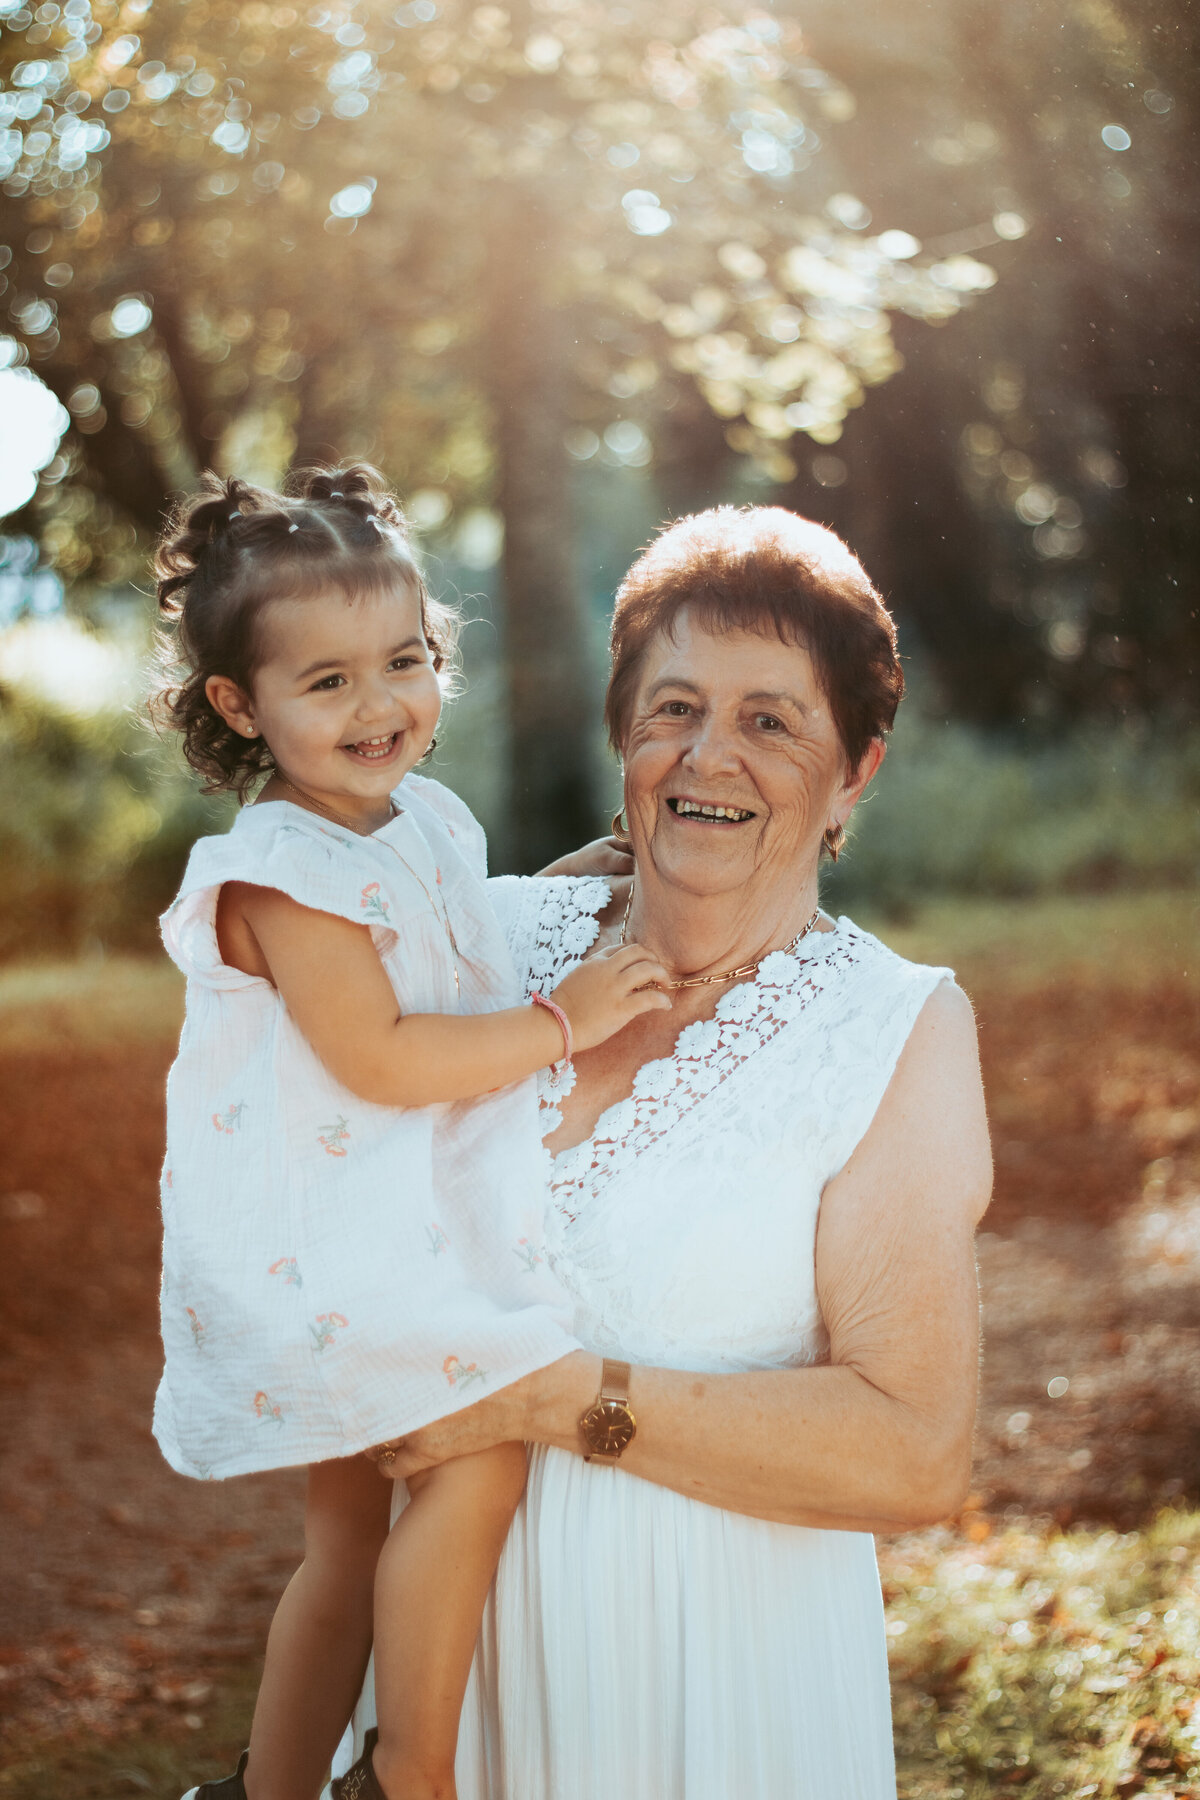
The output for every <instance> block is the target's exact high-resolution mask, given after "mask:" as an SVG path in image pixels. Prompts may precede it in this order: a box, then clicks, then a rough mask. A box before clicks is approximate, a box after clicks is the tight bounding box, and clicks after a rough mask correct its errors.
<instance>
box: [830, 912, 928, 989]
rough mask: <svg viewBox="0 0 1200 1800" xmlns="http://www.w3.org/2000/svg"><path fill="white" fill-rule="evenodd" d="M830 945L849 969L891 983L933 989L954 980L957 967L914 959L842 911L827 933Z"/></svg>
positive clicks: (848, 970)
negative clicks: (867, 973) (832, 928)
mask: <svg viewBox="0 0 1200 1800" xmlns="http://www.w3.org/2000/svg"><path fill="white" fill-rule="evenodd" d="M826 935H827V937H828V938H829V940H830V944H831V948H834V949H836V950H837V952H838V953H839V954H838V961H839V962H840V964H841V966H843V967H844V968H845V969H846V971H847V972H853V973H858V972H863V973H866V972H869V973H870V975H871V977H872V979H874V980H877V981H883V982H885V983H887V984H888V985H891V986H896V987H903V986H911V985H913V984H917V985H924V986H928V987H929V988H930V990H931V991H932V989H933V988H934V987H936V986H938V985H940V984H941V983H944V982H953V981H954V970H953V969H950V968H946V967H945V966H943V965H942V964H940V963H921V962H913V961H912V960H911V959H910V958H908V957H906V956H901V955H900V953H899V951H897V950H893V949H892V948H891V946H890V945H889V944H885V943H884V942H883V940H882V938H878V937H876V936H875V934H874V932H871V931H867V930H866V929H865V928H864V927H863V926H861V925H857V924H855V922H854V920H853V919H851V918H848V917H847V916H846V914H844V913H843V914H842V915H841V916H840V917H839V918H838V920H837V921H836V924H835V927H834V930H833V931H832V932H830V933H827V934H826Z"/></svg>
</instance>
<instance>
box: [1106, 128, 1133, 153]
mask: <svg viewBox="0 0 1200 1800" xmlns="http://www.w3.org/2000/svg"><path fill="white" fill-rule="evenodd" d="M1100 137H1101V140H1102V141H1103V142H1104V143H1105V144H1106V145H1107V147H1108V148H1109V149H1110V150H1128V148H1129V146H1130V145H1131V144H1132V142H1133V139H1132V138H1131V137H1130V135H1129V133H1128V132H1127V131H1126V129H1125V127H1124V126H1123V125H1106V126H1105V127H1104V129H1103V131H1101V133H1100Z"/></svg>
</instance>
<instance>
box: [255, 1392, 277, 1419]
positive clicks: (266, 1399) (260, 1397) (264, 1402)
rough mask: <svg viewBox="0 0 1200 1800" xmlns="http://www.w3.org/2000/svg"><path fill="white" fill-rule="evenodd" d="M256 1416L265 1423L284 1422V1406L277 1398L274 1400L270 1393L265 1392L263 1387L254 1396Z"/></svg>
mask: <svg viewBox="0 0 1200 1800" xmlns="http://www.w3.org/2000/svg"><path fill="white" fill-rule="evenodd" d="M254 1416H255V1418H256V1419H261V1420H262V1421H263V1423H264V1425H282V1424H283V1408H282V1406H280V1404H279V1402H278V1401H277V1400H272V1398H271V1396H270V1394H268V1393H265V1392H264V1391H263V1389H262V1388H259V1390H258V1392H257V1394H255V1396H254Z"/></svg>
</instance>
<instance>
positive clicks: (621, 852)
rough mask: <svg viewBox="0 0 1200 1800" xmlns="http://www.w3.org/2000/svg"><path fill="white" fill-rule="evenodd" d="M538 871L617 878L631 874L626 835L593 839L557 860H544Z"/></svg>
mask: <svg viewBox="0 0 1200 1800" xmlns="http://www.w3.org/2000/svg"><path fill="white" fill-rule="evenodd" d="M538 874H539V875H608V876H615V877H618V878H619V877H620V876H622V875H632V874H633V855H632V852H631V851H630V848H629V841H628V839H627V838H616V837H603V838H593V839H592V842H591V843H590V844H584V846H583V848H582V849H581V850H572V851H571V853H570V855H569V856H560V857H559V859H558V861H557V862H552V863H547V865H546V867H545V868H544V869H539V870H538Z"/></svg>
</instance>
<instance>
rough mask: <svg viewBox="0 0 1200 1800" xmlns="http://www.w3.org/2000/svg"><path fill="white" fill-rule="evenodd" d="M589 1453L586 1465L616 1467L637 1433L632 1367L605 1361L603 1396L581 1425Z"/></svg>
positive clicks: (600, 1396) (582, 1419)
mask: <svg viewBox="0 0 1200 1800" xmlns="http://www.w3.org/2000/svg"><path fill="white" fill-rule="evenodd" d="M579 1429H580V1431H581V1432H582V1434H583V1441H584V1443H585V1444H586V1445H587V1449H586V1450H585V1451H584V1453H583V1460H584V1462H611V1463H615V1462H616V1461H617V1460H618V1459H619V1457H620V1455H621V1452H622V1451H623V1450H626V1449H628V1447H629V1445H630V1444H631V1443H632V1442H633V1439H634V1436H635V1434H636V1432H637V1420H636V1419H635V1418H634V1416H633V1414H632V1412H631V1411H630V1410H629V1364H628V1363H624V1362H610V1361H609V1359H608V1357H605V1359H604V1368H603V1370H602V1372H601V1376H600V1392H599V1394H598V1395H597V1396H596V1400H595V1404H594V1405H592V1406H589V1407H588V1409H587V1411H586V1412H585V1413H584V1415H583V1417H582V1418H581V1419H580V1421H579Z"/></svg>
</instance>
